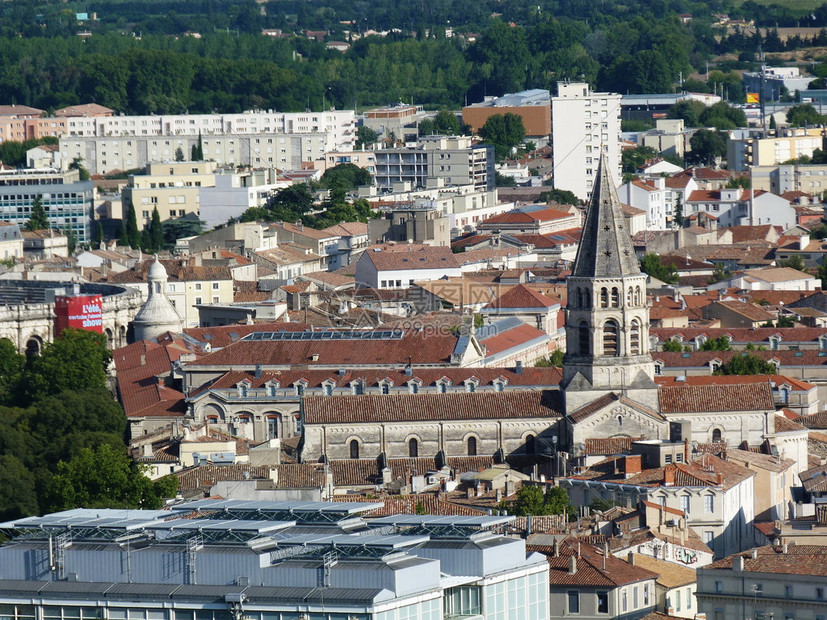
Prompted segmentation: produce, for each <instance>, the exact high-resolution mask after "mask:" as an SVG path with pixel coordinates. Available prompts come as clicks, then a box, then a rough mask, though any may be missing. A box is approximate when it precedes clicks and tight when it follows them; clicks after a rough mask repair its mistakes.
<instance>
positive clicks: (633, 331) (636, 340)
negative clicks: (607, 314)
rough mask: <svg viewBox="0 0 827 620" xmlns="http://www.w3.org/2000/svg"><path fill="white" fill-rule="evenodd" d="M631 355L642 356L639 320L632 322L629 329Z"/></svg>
mask: <svg viewBox="0 0 827 620" xmlns="http://www.w3.org/2000/svg"><path fill="white" fill-rule="evenodd" d="M629 353H631V354H632V355H640V322H638V320H637V319H633V320H632V325H631V327H630V328H629Z"/></svg>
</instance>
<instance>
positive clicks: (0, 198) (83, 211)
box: [0, 169, 95, 243]
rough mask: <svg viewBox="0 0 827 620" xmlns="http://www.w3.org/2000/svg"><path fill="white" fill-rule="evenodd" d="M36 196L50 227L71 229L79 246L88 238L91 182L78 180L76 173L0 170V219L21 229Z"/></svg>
mask: <svg viewBox="0 0 827 620" xmlns="http://www.w3.org/2000/svg"><path fill="white" fill-rule="evenodd" d="M37 197H40V200H41V202H42V204H43V208H44V209H45V210H46V216H47V217H48V219H49V225H50V226H51V227H52V228H57V229H60V230H65V229H66V228H67V227H69V228H71V229H72V230H73V231H74V233H75V235H76V236H77V240H78V242H80V243H85V242H87V241H90V240H91V239H92V233H91V225H92V215H93V208H94V199H95V188H94V186H93V184H92V181H81V180H80V174H79V173H78V171H77V170H68V171H66V172H59V171H56V170H50V169H49V170H47V169H26V170H0V220H5V221H8V222H12V223H15V224H18V225H19V226H20V227H21V228H22V227H23V226H24V225H25V224H26V222H27V221H28V220H29V218H30V217H31V213H32V203H33V202H34V200H35V199H36V198H37Z"/></svg>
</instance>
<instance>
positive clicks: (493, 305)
mask: <svg viewBox="0 0 827 620" xmlns="http://www.w3.org/2000/svg"><path fill="white" fill-rule="evenodd" d="M558 303H559V302H557V301H554V300H553V299H551V298H549V297H546V296H545V295H543V294H542V293H538V292H536V291H534V290H532V289H530V288H529V287H527V286H525V285H524V284H518V285H517V286H514V287H513V288H511V289H509V290H507V291H506V292H505V293H503V294H502V295H500V296H499V297H497V299H495V300H494V301H492V302H490V303H489V304H487V305H485V306H484V309H492V310H493V309H513V308H536V309H538V310H540V309H548V308H550V307H551V306H554V305H557V304H558Z"/></svg>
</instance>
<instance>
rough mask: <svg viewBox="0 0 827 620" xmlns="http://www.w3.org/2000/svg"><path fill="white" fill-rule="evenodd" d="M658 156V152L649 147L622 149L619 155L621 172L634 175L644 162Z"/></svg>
mask: <svg viewBox="0 0 827 620" xmlns="http://www.w3.org/2000/svg"><path fill="white" fill-rule="evenodd" d="M657 156H658V152H657V151H656V150H655V149H653V148H652V147H651V146H636V147H635V148H633V149H623V153H621V155H620V159H621V165H622V167H623V172H629V173H631V174H634V173H635V172H637V170H638V168H640V167H641V166H642V165H643V164H645V163H646V160H649V159H653V158H655V157H657Z"/></svg>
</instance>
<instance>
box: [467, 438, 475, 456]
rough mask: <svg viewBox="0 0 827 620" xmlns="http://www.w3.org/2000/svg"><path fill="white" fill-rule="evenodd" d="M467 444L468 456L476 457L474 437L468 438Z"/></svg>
mask: <svg viewBox="0 0 827 620" xmlns="http://www.w3.org/2000/svg"><path fill="white" fill-rule="evenodd" d="M467 444H468V456H477V438H476V437H469V438H468V442H467Z"/></svg>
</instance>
